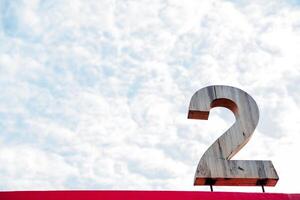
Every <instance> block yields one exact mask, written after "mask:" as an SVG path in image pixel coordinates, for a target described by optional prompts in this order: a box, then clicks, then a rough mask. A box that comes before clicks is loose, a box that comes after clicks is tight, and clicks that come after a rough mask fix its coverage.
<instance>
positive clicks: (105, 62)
mask: <svg viewBox="0 0 300 200" xmlns="http://www.w3.org/2000/svg"><path fill="white" fill-rule="evenodd" d="M0 11H1V12H0V190H44V189H47V190H50V189H51V190H54V189H130V190H141V189H143V190H204V191H206V190H209V188H208V187H205V186H204V187H203V186H202V187H201V186H200V187H194V186H193V177H194V173H195V170H196V166H197V164H198V161H199V159H200V158H201V155H202V154H203V153H204V152H205V150H206V149H207V148H208V146H209V145H210V144H211V143H212V142H213V141H214V140H215V139H216V138H218V137H219V136H220V135H221V134H222V133H223V132H224V131H226V130H227V129H228V128H229V127H230V126H231V124H233V123H234V121H235V119H234V116H233V114H232V113H231V112H230V111H229V110H227V109H225V108H214V109H212V110H211V114H210V118H209V120H207V121H200V120H189V119H187V111H188V105H189V101H190V99H191V96H192V95H193V94H194V93H195V92H196V91H197V90H198V89H200V88H203V87H205V86H208V85H215V84H222V85H231V86H235V87H238V88H241V89H243V90H244V91H246V92H248V93H249V94H250V95H251V96H252V97H253V98H254V99H255V100H256V102H257V104H258V106H259V109H260V121H259V125H258V127H257V129H256V130H255V133H254V135H253V137H252V139H251V140H250V141H249V143H248V144H247V145H246V146H245V147H244V148H243V149H242V150H241V151H240V152H239V153H238V154H237V155H236V156H235V157H234V159H247V160H272V161H273V164H274V166H275V168H276V170H277V172H278V174H279V177H280V180H279V182H278V184H277V185H276V187H274V188H266V190H267V191H268V192H300V189H299V180H300V156H299V153H300V117H299V113H300V105H299V103H300V89H299V88H300V3H299V1H298V2H297V1H268V0H265V1H261V0H257V1H243V0H241V1H238V0H234V1H218V0H212V1H197V0H185V1H182V0H126V1H125V0H107V1H105V0H102V1H100V0H99V1H92V0H81V1H79V0H72V1H67V0H66V1H62V0H52V1H48V0H41V1H38V0H32V1H28V0H24V1H10V0H7V1H5V0H0ZM216 190H218V191H221V190H222V191H232V190H234V191H261V189H260V188H257V187H243V188H238V187H217V188H216Z"/></svg>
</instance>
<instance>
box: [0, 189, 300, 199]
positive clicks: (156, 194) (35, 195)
mask: <svg viewBox="0 0 300 200" xmlns="http://www.w3.org/2000/svg"><path fill="white" fill-rule="evenodd" d="M60 199H64V200H104V199H105V200H160V199H163V200H168V199H169V200H201V199H205V200H259V199H263V200H269V199H270V200H300V194H283V193H243V192H197V191H122V190H100V191H99V190H98V191H91V190H89V191H87V190H81V191H80V190H76V191H75V190H74V191H72V190H67V191H5V192H0V200H60Z"/></svg>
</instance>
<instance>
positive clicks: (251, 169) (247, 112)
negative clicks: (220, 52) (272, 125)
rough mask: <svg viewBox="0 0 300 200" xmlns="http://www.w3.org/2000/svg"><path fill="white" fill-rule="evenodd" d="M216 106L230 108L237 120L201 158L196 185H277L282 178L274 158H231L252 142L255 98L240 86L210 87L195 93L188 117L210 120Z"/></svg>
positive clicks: (255, 121) (255, 109)
mask: <svg viewBox="0 0 300 200" xmlns="http://www.w3.org/2000/svg"><path fill="white" fill-rule="evenodd" d="M214 107H225V108H228V109H230V110H231V111H232V112H233V113H234V115H235V118H236V121H235V123H234V124H233V125H232V126H231V127H230V128H229V129H228V130H227V131H226V132H225V133H223V134H222V135H221V136H220V137H219V138H218V139H217V140H216V141H215V142H214V143H213V144H212V145H211V146H210V147H209V148H208V149H207V151H206V152H205V153H204V155H203V156H202V158H201V159H200V161H199V164H198V167H197V170H196V173H195V180H194V185H220V186H221V185H223V186H225V185H227V186H255V185H266V186H275V185H276V183H277V181H278V179H279V178H278V175H277V173H276V170H275V168H274V166H273V164H272V162H271V161H261V160H258V161H254V160H230V159H231V158H232V157H233V156H234V155H235V154H236V153H237V152H238V151H239V150H240V149H241V148H242V147H243V146H244V145H245V144H246V143H247V142H248V141H249V139H250V137H251V136H252V134H253V132H254V130H255V128H256V125H257V123H258V119H259V111H258V107H257V104H256V102H255V101H254V99H253V98H252V97H251V96H250V95H249V94H247V93H246V92H244V91H243V90H240V89H238V88H234V87H230V86H222V85H214V86H208V87H205V88H202V89H200V90H198V91H197V92H196V93H195V94H194V95H193V97H192V99H191V102H190V106H189V112H188V118H190V119H204V120H207V119H208V116H209V110H210V109H211V108H214Z"/></svg>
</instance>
